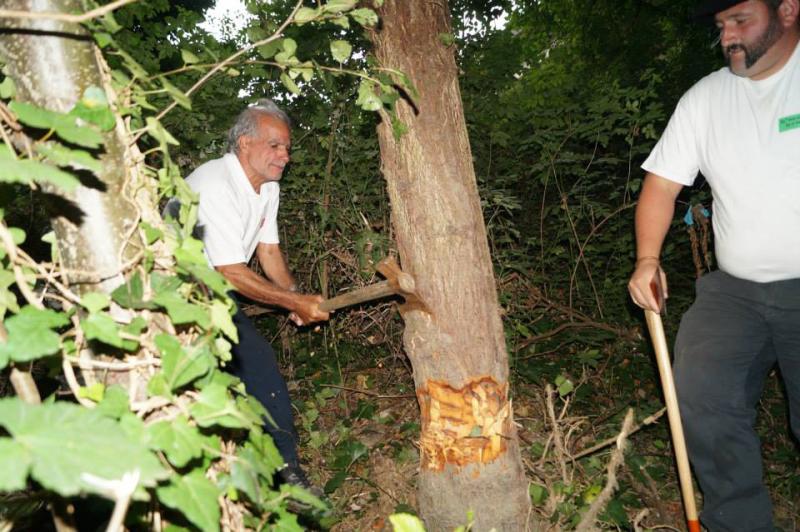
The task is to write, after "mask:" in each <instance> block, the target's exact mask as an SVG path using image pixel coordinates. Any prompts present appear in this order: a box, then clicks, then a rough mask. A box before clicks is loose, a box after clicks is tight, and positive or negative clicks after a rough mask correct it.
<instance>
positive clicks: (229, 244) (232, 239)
mask: <svg viewBox="0 0 800 532" xmlns="http://www.w3.org/2000/svg"><path fill="white" fill-rule="evenodd" d="M236 212H237V208H236V203H235V201H234V198H232V197H231V195H230V193H227V191H225V190H209V189H205V190H201V191H200V208H199V212H198V227H199V230H200V232H201V235H202V239H203V244H204V247H205V252H206V255H207V256H208V260H209V262H211V265H212V266H224V265H226V264H239V263H246V262H247V259H246V257H245V250H244V249H243V248H242V233H243V231H244V228H243V226H242V220H241V218H240V217H239V216H236Z"/></svg>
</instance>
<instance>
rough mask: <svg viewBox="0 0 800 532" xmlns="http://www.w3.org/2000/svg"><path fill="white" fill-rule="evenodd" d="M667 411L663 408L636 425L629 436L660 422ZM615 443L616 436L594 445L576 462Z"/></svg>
mask: <svg viewBox="0 0 800 532" xmlns="http://www.w3.org/2000/svg"><path fill="white" fill-rule="evenodd" d="M666 411H667V409H666V408H662V409H661V410H659V411H658V412H656V413H655V414H653V415H652V416H649V417H647V418H645V419H644V420H643V421H642V422H641V423H639V424H638V425H636V426H635V427H634V428H632V429H631V431H630V433H629V435H630V434H634V433H636V432H639V431H640V430H642V429H643V428H644V427H646V426H647V425H652V424H653V423H655V422H656V421H658V420H659V419H660V418H661V416H663V415H664V412H666ZM615 441H617V437H616V436H615V437H613V438H609V439H607V440H604V441H601V442H600V443H598V444H597V445H592V446H591V447H589V448H588V449H584V450H583V451H581V452H579V453H578V454H576V455H575V460H578V459H580V458H583V457H584V456H589V455H590V454H593V453H596V452H597V451H599V450H600V449H603V448H605V447H608V446H609V445H611V444H612V443H614V442H615Z"/></svg>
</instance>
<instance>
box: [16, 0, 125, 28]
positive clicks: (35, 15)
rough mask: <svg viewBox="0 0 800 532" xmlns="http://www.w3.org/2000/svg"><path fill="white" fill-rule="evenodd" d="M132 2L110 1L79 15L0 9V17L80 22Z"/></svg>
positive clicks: (122, 0)
mask: <svg viewBox="0 0 800 532" xmlns="http://www.w3.org/2000/svg"><path fill="white" fill-rule="evenodd" d="M133 2H136V0H116V2H111V3H110V4H108V5H105V6H101V7H98V8H95V9H92V10H91V11H87V12H86V13H81V14H79V15H75V14H70V13H56V12H49V11H16V10H13V9H0V18H22V19H43V18H45V19H52V20H61V21H64V22H74V23H81V22H86V21H87V20H91V19H93V18H97V17H102V16H103V15H105V14H106V13H109V12H111V11H114V10H115V9H117V8H118V7H122V6H124V5H126V4H130V3H133Z"/></svg>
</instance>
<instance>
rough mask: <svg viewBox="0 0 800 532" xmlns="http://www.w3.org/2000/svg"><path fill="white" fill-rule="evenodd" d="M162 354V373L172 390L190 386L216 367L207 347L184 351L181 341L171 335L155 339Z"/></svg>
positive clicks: (160, 335)
mask: <svg viewBox="0 0 800 532" xmlns="http://www.w3.org/2000/svg"><path fill="white" fill-rule="evenodd" d="M155 344H156V347H158V351H159V352H160V353H161V371H162V373H163V374H164V378H165V379H166V380H167V384H168V385H169V388H170V390H175V389H177V388H180V387H181V386H183V385H185V384H189V383H190V382H192V381H193V380H195V379H197V378H198V377H202V376H203V375H205V374H206V373H208V372H209V371H210V370H211V368H212V367H215V366H216V360H214V356H213V355H212V354H211V353H210V352H209V351H208V348H206V347H205V346H200V347H197V346H195V347H193V348H190V350H188V351H187V350H184V348H183V346H182V345H181V343H180V341H179V340H178V339H177V338H175V337H174V336H172V335H169V334H164V333H162V334H159V335H158V336H156V339H155Z"/></svg>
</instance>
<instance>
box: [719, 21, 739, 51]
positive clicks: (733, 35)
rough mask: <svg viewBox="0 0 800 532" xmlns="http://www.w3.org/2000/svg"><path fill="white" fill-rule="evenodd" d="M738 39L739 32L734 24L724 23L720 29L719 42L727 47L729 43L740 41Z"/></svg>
mask: <svg viewBox="0 0 800 532" xmlns="http://www.w3.org/2000/svg"><path fill="white" fill-rule="evenodd" d="M738 39H739V33H738V32H737V31H736V29H735V28H734V27H733V25H732V24H724V25H723V26H722V27H721V28H720V29H719V43H720V45H721V46H722V47H723V48H727V47H728V46H729V45H731V44H734V43H736V42H738Z"/></svg>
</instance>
